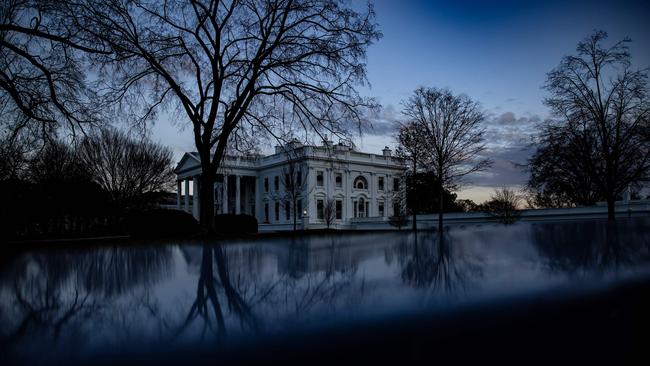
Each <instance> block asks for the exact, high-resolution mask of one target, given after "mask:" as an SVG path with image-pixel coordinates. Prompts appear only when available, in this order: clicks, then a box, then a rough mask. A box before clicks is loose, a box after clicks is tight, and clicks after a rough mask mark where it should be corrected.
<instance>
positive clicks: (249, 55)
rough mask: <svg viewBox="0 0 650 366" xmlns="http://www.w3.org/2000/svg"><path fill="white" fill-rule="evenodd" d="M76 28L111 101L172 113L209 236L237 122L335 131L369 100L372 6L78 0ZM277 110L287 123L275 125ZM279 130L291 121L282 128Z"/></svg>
mask: <svg viewBox="0 0 650 366" xmlns="http://www.w3.org/2000/svg"><path fill="white" fill-rule="evenodd" d="M69 13H70V17H72V19H73V21H74V22H75V23H76V24H78V25H79V26H80V27H81V29H82V30H83V31H84V32H85V33H88V34H92V35H93V36H94V37H96V38H97V39H100V40H102V41H103V42H106V43H107V44H109V45H110V46H111V48H112V50H113V51H114V54H112V55H109V56H99V57H96V61H97V62H99V63H101V64H102V65H104V67H103V69H102V72H104V73H110V76H111V81H112V85H111V88H113V90H114V91H115V93H113V96H114V98H115V100H116V101H120V102H122V105H123V106H125V107H128V109H129V110H130V111H131V112H133V113H136V114H137V115H138V116H139V120H140V121H142V122H144V121H146V120H148V119H150V118H152V117H154V116H155V112H156V110H158V107H160V106H170V105H172V106H175V107H177V108H178V110H179V111H180V112H181V113H182V114H183V117H184V118H183V119H184V120H185V121H187V122H186V123H188V125H189V126H191V128H192V132H193V135H194V143H195V145H196V148H197V151H198V155H199V158H200V161H201V168H202V175H201V178H200V179H201V180H200V184H199V190H200V196H201V206H200V207H201V209H200V221H201V223H202V226H203V227H204V230H206V231H213V230H214V224H213V221H214V220H213V216H214V212H213V200H214V197H213V194H212V189H213V182H214V181H215V178H216V174H217V171H218V169H219V167H220V165H221V162H222V159H223V157H224V152H225V151H226V148H227V146H228V144H229V143H230V141H231V137H232V133H233V131H235V130H236V129H237V128H238V127H239V126H244V127H246V126H249V127H250V126H254V127H256V128H258V129H259V130H263V131H265V132H266V133H267V134H269V135H271V136H278V131H286V130H287V129H296V128H300V129H310V130H315V131H316V132H318V133H320V131H329V132H330V133H335V134H344V133H345V132H346V131H348V130H349V127H350V123H353V124H356V125H357V126H358V125H359V124H360V123H362V120H363V116H362V114H361V113H362V112H360V110H362V109H361V107H367V106H372V105H374V104H373V103H374V102H372V101H371V100H368V99H367V98H363V97H361V96H360V95H359V94H358V93H357V91H356V89H355V87H356V86H357V85H360V84H364V83H365V81H366V75H365V64H364V58H365V55H366V49H367V47H368V46H369V45H370V44H371V43H372V42H373V41H375V40H377V39H378V38H379V37H380V35H381V34H380V33H379V32H378V30H377V27H376V24H375V23H374V11H373V9H372V7H370V6H369V7H368V9H367V11H366V12H363V13H360V12H357V11H356V10H353V9H352V8H351V7H350V6H349V5H348V4H347V3H345V2H343V1H338V0H337V1H330V0H226V1H216V0H165V1H158V0H155V1H154V0H109V1H106V0H83V1H82V0H80V1H78V2H75V4H74V6H70V8H69ZM286 110H288V111H289V113H290V114H291V115H292V116H293V117H292V119H291V121H290V122H287V121H283V118H281V116H280V114H284V112H286ZM287 123H289V124H290V125H287Z"/></svg>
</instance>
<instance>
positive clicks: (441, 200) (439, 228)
mask: <svg viewBox="0 0 650 366" xmlns="http://www.w3.org/2000/svg"><path fill="white" fill-rule="evenodd" d="M439 189H440V198H439V200H440V202H439V203H438V232H439V233H440V234H442V210H443V209H444V202H443V199H444V196H445V191H444V189H443V188H442V184H440V187H439Z"/></svg>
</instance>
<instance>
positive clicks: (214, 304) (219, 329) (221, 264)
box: [176, 243, 259, 338]
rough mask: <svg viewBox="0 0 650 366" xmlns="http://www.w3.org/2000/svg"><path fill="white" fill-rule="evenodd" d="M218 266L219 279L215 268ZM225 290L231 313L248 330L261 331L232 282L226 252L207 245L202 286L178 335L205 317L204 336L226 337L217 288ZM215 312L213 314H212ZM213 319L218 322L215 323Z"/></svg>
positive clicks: (201, 268) (249, 308)
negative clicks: (208, 332) (207, 331)
mask: <svg viewBox="0 0 650 366" xmlns="http://www.w3.org/2000/svg"><path fill="white" fill-rule="evenodd" d="M215 265H216V267H217V270H216V274H217V275H218V276H215V270H214V267H215ZM217 286H219V288H221V289H223V294H224V298H225V301H224V304H227V306H228V310H229V311H231V312H232V313H233V314H234V315H235V316H237V318H238V319H239V322H240V325H241V327H242V328H246V327H248V328H249V329H252V330H257V329H258V327H259V324H258V320H257V318H256V316H255V315H254V314H253V312H252V310H251V307H250V305H249V304H248V303H247V302H246V301H245V300H244V298H243V297H242V296H241V295H240V294H239V292H238V290H237V289H236V288H235V287H234V286H233V284H232V282H231V280H230V273H229V269H228V265H227V258H226V256H225V253H224V250H223V248H222V247H221V246H220V245H210V244H206V243H204V244H203V250H202V254H201V267H200V270H199V277H198V284H197V289H196V299H195V300H194V302H193V303H192V306H191V307H190V310H189V313H188V314H187V317H186V319H185V322H184V323H183V324H182V325H181V327H180V328H179V330H178V332H177V334H176V336H178V335H180V334H182V333H183V332H184V331H185V330H186V329H187V328H188V327H189V326H190V325H191V324H192V322H193V321H194V320H196V319H197V318H199V317H200V318H201V319H202V320H203V327H202V331H201V337H202V338H203V337H204V336H205V332H206V330H208V329H209V330H210V331H212V332H213V333H214V334H215V335H216V336H217V337H218V338H221V337H223V336H224V335H225V334H226V331H227V330H226V323H225V320H224V314H223V309H222V302H221V301H219V298H220V296H219V295H218V294H217V290H216V287H217ZM210 310H212V315H210V314H211V311H210ZM212 318H214V320H215V322H216V326H215V325H214V324H213V321H212Z"/></svg>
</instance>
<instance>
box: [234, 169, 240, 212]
mask: <svg viewBox="0 0 650 366" xmlns="http://www.w3.org/2000/svg"><path fill="white" fill-rule="evenodd" d="M235 213H236V214H237V215H239V214H240V213H241V175H237V176H235Z"/></svg>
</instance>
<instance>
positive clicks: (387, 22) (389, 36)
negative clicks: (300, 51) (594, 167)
mask: <svg viewBox="0 0 650 366" xmlns="http://www.w3.org/2000/svg"><path fill="white" fill-rule="evenodd" d="M353 2H354V3H355V4H356V3H358V4H359V6H362V2H361V1H359V2H357V1H353ZM373 4H374V6H375V11H376V13H377V23H378V24H379V26H380V29H381V31H382V33H383V35H384V36H383V38H382V39H380V40H379V41H378V42H377V43H376V44H374V45H373V46H371V47H370V49H369V51H368V60H367V65H368V79H369V81H370V83H371V88H369V89H365V88H364V89H363V90H362V92H363V93H364V94H365V95H367V96H373V97H375V98H377V100H378V101H379V102H380V103H381V104H382V105H383V110H382V112H381V113H380V115H379V116H377V118H375V119H374V121H373V125H374V129H373V130H371V131H366V132H365V133H364V134H363V135H362V136H361V137H359V136H357V139H356V143H357V146H358V147H359V149H360V150H361V151H366V152H374V153H381V152H380V150H381V149H382V148H383V147H384V146H385V145H388V146H391V147H393V146H394V145H395V141H394V137H393V135H394V132H393V130H392V126H393V124H394V121H396V120H399V119H401V118H402V116H401V108H402V107H401V101H402V100H404V99H406V98H408V96H409V95H410V94H411V93H412V92H413V90H414V89H416V88H417V87H419V86H427V87H430V86H431V87H448V88H450V89H451V90H452V91H453V92H455V93H465V94H467V95H468V96H470V97H471V98H472V99H474V100H477V101H479V102H480V103H481V104H482V106H483V108H484V109H485V111H486V112H487V114H488V116H489V117H488V119H487V120H486V121H485V123H486V128H487V129H488V135H487V138H488V144H489V147H490V149H489V151H488V152H487V155H488V156H489V157H491V158H492V159H493V160H494V165H493V167H492V168H491V169H490V170H489V171H487V172H486V173H484V174H482V175H481V176H476V177H472V179H471V183H472V185H471V186H467V187H465V188H464V189H463V190H462V191H461V192H460V193H459V197H460V198H471V199H474V200H475V201H477V202H482V201H484V200H486V199H487V198H488V197H489V195H490V193H491V192H492V191H493V189H494V188H495V187H499V186H517V185H521V184H523V183H525V181H526V178H527V177H526V173H524V172H522V171H521V169H520V168H518V167H516V166H515V165H514V164H513V163H523V162H525V160H526V158H527V157H528V156H529V155H530V153H531V151H532V147H531V146H530V144H529V141H530V136H531V134H533V133H534V125H535V124H536V123H537V122H539V121H541V120H543V119H546V118H549V117H550V115H549V111H548V109H547V108H546V107H545V106H544V105H543V103H542V101H543V98H544V97H545V95H546V94H545V91H544V90H543V89H542V85H543V84H544V81H545V78H546V73H547V72H549V71H550V70H551V69H553V68H554V67H555V66H557V65H558V63H559V62H560V59H561V58H562V56H565V55H568V54H572V53H574V52H575V47H576V44H577V43H578V41H580V40H581V39H583V38H584V37H586V36H588V35H589V34H590V33H591V32H592V31H593V30H595V29H601V30H605V31H607V32H608V33H609V39H608V41H610V42H614V41H617V40H620V39H622V38H624V37H630V38H631V39H632V44H631V53H632V59H633V62H634V65H635V66H636V67H639V68H645V67H649V66H650V42H649V41H650V40H649V36H650V1H647V0H646V1H642V0H637V1H610V2H605V1H500V2H496V1H487V0H486V1H476V0H475V1H458V0H457V1H425V0H421V1H415V0H412V1H408V0H403V1H395V0H376V1H373ZM152 132H153V138H154V139H155V140H157V141H159V142H162V143H164V144H166V145H168V146H170V147H172V148H173V149H174V152H175V154H176V157H177V158H180V156H181V155H182V153H183V152H185V151H193V150H194V147H193V142H192V136H191V130H190V129H189V128H186V129H184V130H182V131H179V130H178V129H177V128H176V127H173V126H171V124H170V122H169V121H168V120H161V121H159V122H158V123H157V124H156V125H155V127H153V128H152Z"/></svg>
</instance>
